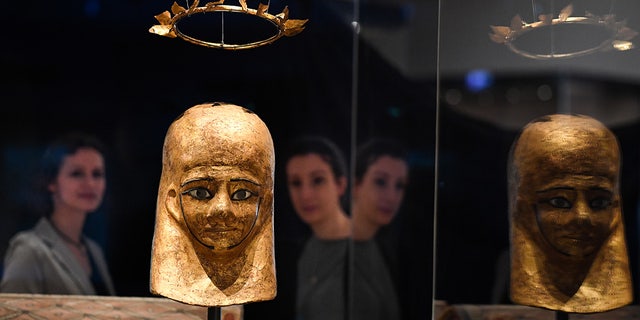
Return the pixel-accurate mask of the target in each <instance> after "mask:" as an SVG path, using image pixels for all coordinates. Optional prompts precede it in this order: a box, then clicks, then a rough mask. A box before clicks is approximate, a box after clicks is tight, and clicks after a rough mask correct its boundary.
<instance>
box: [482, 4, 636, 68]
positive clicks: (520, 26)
mask: <svg viewBox="0 0 640 320" xmlns="http://www.w3.org/2000/svg"><path fill="white" fill-rule="evenodd" d="M572 13H573V5H571V4H569V5H568V6H566V7H565V8H563V9H562V10H561V11H560V14H559V15H558V18H556V19H553V18H552V15H551V14H545V15H540V16H539V17H538V19H539V21H537V22H534V23H526V22H525V21H524V20H522V18H521V17H520V15H516V16H515V17H513V19H511V25H510V26H508V27H507V26H490V27H491V30H492V31H493V33H490V34H489V38H490V39H491V40H493V41H494V42H496V43H500V44H505V45H507V46H508V47H509V49H510V50H511V51H513V52H515V53H517V54H519V55H521V56H524V57H527V58H532V59H541V60H544V59H558V58H570V57H576V56H582V55H586V54H589V53H593V52H596V51H607V50H610V49H616V50H621V51H622V50H629V49H632V48H633V43H632V42H630V41H629V40H631V39H632V38H634V37H635V36H636V35H637V34H638V33H637V32H636V31H634V30H632V29H631V28H629V27H627V26H626V22H625V21H616V17H615V15H613V14H608V15H605V16H603V17H599V16H596V15H593V14H591V13H589V12H586V14H585V16H584V17H571V14H572ZM563 24H575V25H585V26H596V27H601V28H604V29H605V30H606V31H607V32H609V35H610V36H609V37H608V38H607V39H605V40H604V41H602V42H601V43H599V44H598V45H596V46H593V47H590V48H587V49H585V50H577V51H574V52H565V53H553V52H551V53H548V54H546V53H533V52H529V51H526V50H523V49H521V48H519V47H518V46H517V45H516V43H515V40H516V39H518V38H519V37H521V36H522V35H524V34H526V33H528V32H533V31H536V30H540V29H541V28H542V27H546V26H553V25H563Z"/></svg>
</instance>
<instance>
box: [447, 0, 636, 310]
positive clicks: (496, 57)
mask: <svg viewBox="0 0 640 320" xmlns="http://www.w3.org/2000/svg"><path fill="white" fill-rule="evenodd" d="M637 6H638V4H637V3H635V2H632V1H580V0H577V1H537V0H534V1H442V2H441V7H440V33H439V34H440V41H439V94H440V99H439V109H438V110H439V118H438V119H439V121H438V127H439V130H438V133H439V137H438V153H439V156H438V170H437V172H438V189H437V194H438V195H437V209H436V217H437V224H436V233H437V236H436V238H437V240H436V255H435V265H436V268H435V269H436V271H435V277H434V279H435V285H434V287H435V289H434V292H435V293H434V296H435V299H438V300H444V301H447V303H449V304H471V305H474V304H475V305H482V304H485V305H486V304H513V302H512V300H511V298H510V296H509V289H510V287H509V281H510V277H509V274H510V262H512V260H510V258H509V249H510V245H511V246H512V245H513V244H512V243H510V240H511V238H510V216H509V204H508V185H507V164H508V155H509V151H510V148H511V146H512V143H513V142H514V139H515V138H516V137H517V136H518V134H519V132H520V130H521V129H522V128H523V127H524V126H525V125H526V124H527V123H528V122H529V121H532V120H533V119H535V118H537V117H540V116H542V115H547V114H553V113H563V114H564V113H575V114H584V115H588V116H591V117H593V118H596V119H598V120H599V121H601V122H602V123H604V124H605V125H606V126H608V127H609V128H610V130H612V131H613V132H614V133H615V134H616V136H617V137H618V139H619V143H620V147H621V150H622V154H623V155H622V157H623V159H622V163H623V164H622V175H621V181H620V188H621V189H620V190H621V198H622V211H623V216H624V224H625V231H626V241H627V247H628V248H629V263H630V270H631V273H632V279H633V282H632V284H631V285H632V286H633V288H634V292H636V294H635V295H634V296H637V289H638V281H637V280H636V279H637V269H638V252H637V251H638V234H637V233H638V232H637V229H638V225H637V215H638V177H639V176H638V142H637V137H638V136H639V134H640V131H639V129H640V127H639V124H638V115H639V112H640V106H639V104H638V101H639V99H638V79H640V78H639V77H638V75H639V74H638V72H637V68H636V67H633V65H635V63H636V61H638V52H637V48H636V47H637V43H636V42H637V39H638V38H637V36H636V35H637V30H638V26H639V24H638V22H640V21H639V18H640V17H638V15H637V12H638V7H637ZM544 21H548V22H544ZM605 21H606V22H605ZM617 45H621V46H617ZM634 45H635V46H634ZM539 169H540V170H544V169H545V168H543V167H541V168H539ZM635 299H637V298H635ZM635 303H636V302H635V300H634V302H632V303H631V304H635Z"/></svg>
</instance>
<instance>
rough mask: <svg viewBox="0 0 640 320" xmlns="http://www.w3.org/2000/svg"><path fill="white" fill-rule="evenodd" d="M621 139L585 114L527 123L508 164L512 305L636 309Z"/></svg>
mask: <svg viewBox="0 0 640 320" xmlns="http://www.w3.org/2000/svg"><path fill="white" fill-rule="evenodd" d="M620 167H621V155H620V149H619V145H618V141H617V139H616V137H615V136H614V134H613V133H612V132H611V131H610V130H609V129H608V128H606V127H605V126H604V125H603V124H602V123H600V122H599V121H597V120H595V119H593V118H590V117H587V116H582V115H565V114H554V115H549V116H544V117H541V118H538V119H536V120H534V121H532V122H530V123H529V124H527V125H526V126H525V127H524V128H523V130H522V132H521V134H520V136H519V137H518V138H517V139H516V141H515V143H514V144H513V146H512V149H511V154H510V160H509V213H510V216H509V219H510V228H511V239H510V241H511V244H510V245H511V288H510V289H511V291H510V295H511V300H512V301H513V302H514V303H517V304H523V305H529V306H536V307H543V308H547V309H551V310H559V311H564V312H574V313H592V312H602V311H607V310H610V309H614V308H618V307H621V306H624V305H626V304H629V303H630V302H631V301H632V285H631V276H630V272H629V261H628V255H627V247H626V243H625V236H624V225H623V217H622V209H621V206H622V203H621V202H622V199H621V197H620V190H619V174H620Z"/></svg>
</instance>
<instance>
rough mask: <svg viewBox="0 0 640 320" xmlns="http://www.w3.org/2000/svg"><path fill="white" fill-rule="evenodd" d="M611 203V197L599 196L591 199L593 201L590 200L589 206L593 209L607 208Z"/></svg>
mask: <svg viewBox="0 0 640 320" xmlns="http://www.w3.org/2000/svg"><path fill="white" fill-rule="evenodd" d="M611 203H612V201H611V199H607V198H597V199H593V200H591V202H589V206H590V207H591V208H592V209H605V208H607V207H609V206H610V205H611Z"/></svg>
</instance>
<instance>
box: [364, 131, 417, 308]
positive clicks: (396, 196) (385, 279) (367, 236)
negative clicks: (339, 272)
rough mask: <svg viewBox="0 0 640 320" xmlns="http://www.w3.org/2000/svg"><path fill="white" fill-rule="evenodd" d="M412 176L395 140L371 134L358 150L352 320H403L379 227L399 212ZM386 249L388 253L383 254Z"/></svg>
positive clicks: (392, 261) (403, 154) (405, 156)
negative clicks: (371, 136)
mask: <svg viewBox="0 0 640 320" xmlns="http://www.w3.org/2000/svg"><path fill="white" fill-rule="evenodd" d="M408 180H409V160H408V152H407V150H406V149H405V147H404V145H403V144H402V143H401V142H400V141H397V140H395V139H391V138H383V137H377V138H371V139H370V140H368V141H366V142H365V143H364V144H362V145H361V146H360V147H359V148H358V149H357V153H356V164H355V174H354V184H353V193H352V202H351V204H352V207H351V214H352V220H353V239H354V250H353V252H354V253H353V256H354V257H353V261H354V272H353V273H352V274H353V309H354V310H353V312H354V315H355V318H354V319H367V320H373V319H385V320H394V319H395V320H399V319H401V318H402V317H401V308H400V301H399V298H398V295H397V292H398V290H397V289H396V286H397V284H396V280H394V279H396V278H397V276H395V275H394V273H395V272H394V268H392V265H391V263H397V262H396V261H395V260H396V259H395V256H394V258H392V257H389V255H390V254H391V252H389V251H392V252H393V254H395V251H396V249H395V248H387V250H386V251H385V250H383V249H384V248H383V247H381V244H383V241H382V240H381V239H379V237H378V233H379V231H380V230H381V229H382V228H384V227H386V226H388V225H389V224H390V223H391V222H392V221H393V219H394V218H395V217H396V215H397V214H398V212H399V210H400V207H401V206H402V202H403V200H404V195H405V190H406V187H407V184H408V182H409V181H408ZM385 253H386V254H385Z"/></svg>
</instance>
